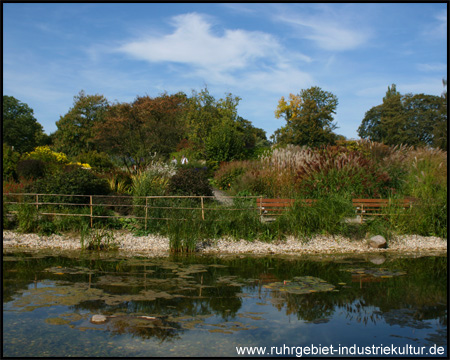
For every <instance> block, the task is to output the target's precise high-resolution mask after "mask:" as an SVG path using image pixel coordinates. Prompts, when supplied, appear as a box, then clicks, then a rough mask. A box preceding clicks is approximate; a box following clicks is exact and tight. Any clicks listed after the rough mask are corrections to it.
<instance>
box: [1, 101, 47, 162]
mask: <svg viewBox="0 0 450 360" xmlns="http://www.w3.org/2000/svg"><path fill="white" fill-rule="evenodd" d="M45 136H46V134H45V133H44V130H43V128H42V125H41V124H39V123H38V122H37V120H36V119H35V118H34V115H33V109H31V108H30V107H29V106H28V105H27V104H25V103H23V102H21V101H19V100H17V99H16V98H14V97H12V96H7V95H3V143H4V144H8V145H9V146H12V147H13V148H14V150H15V151H18V152H19V153H24V152H28V151H32V150H33V149H34V148H35V147H36V146H38V145H40V144H41V142H42V141H43V139H44V138H45Z"/></svg>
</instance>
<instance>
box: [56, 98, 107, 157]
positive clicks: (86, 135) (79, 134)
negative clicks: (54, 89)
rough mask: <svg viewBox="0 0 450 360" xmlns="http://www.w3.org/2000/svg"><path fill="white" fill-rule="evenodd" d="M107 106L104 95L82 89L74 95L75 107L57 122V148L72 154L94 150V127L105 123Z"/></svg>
mask: <svg viewBox="0 0 450 360" xmlns="http://www.w3.org/2000/svg"><path fill="white" fill-rule="evenodd" d="M107 108H108V100H107V99H106V98H105V97H104V96H103V95H99V94H96V95H86V93H85V92H84V91H83V90H81V91H80V92H79V93H78V95H76V96H74V99H73V107H72V108H71V109H70V110H69V112H68V113H67V114H66V115H64V116H61V118H60V119H59V120H58V121H57V122H56V126H57V127H58V129H57V130H56V132H55V133H54V134H53V137H54V145H55V148H56V149H57V150H58V151H62V152H64V153H66V154H68V155H70V156H77V155H79V154H80V153H82V152H89V151H92V150H94V149H95V144H94V141H93V137H94V133H93V129H94V126H96V125H98V124H101V123H103V119H104V116H105V112H106V109H107Z"/></svg>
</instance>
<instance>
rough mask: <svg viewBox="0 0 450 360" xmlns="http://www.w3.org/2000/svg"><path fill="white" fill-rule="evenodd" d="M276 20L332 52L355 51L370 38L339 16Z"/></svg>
mask: <svg viewBox="0 0 450 360" xmlns="http://www.w3.org/2000/svg"><path fill="white" fill-rule="evenodd" d="M336 18H337V20H336ZM275 19H276V20H278V21H281V22H284V23H286V24H288V25H291V26H293V27H294V28H295V29H296V31H297V33H298V36H299V37H301V38H304V39H308V40H311V41H313V42H315V43H316V44H317V46H318V47H320V48H322V49H325V50H330V51H344V50H351V49H355V48H357V47H359V46H361V45H363V44H365V43H366V42H367V40H368V39H369V37H370V35H369V33H368V32H367V31H364V30H363V29H362V28H352V26H350V25H346V24H344V23H343V22H344V21H343V20H342V19H339V16H338V15H333V16H330V15H326V14H324V13H321V14H319V15H305V14H297V13H289V14H283V15H277V16H275Z"/></svg>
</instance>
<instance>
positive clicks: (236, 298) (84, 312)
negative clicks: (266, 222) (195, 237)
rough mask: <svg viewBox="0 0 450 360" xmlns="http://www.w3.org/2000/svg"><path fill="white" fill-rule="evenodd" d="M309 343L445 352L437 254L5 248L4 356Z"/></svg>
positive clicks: (441, 261) (230, 351)
mask: <svg viewBox="0 0 450 360" xmlns="http://www.w3.org/2000/svg"><path fill="white" fill-rule="evenodd" d="M94 315H103V317H100V321H99V322H93V319H94V320H96V319H97V318H99V317H98V316H97V317H94ZM93 317H94V318H93ZM331 346H333V348H330V347H331ZM237 347H238V350H237V349H236V348H237ZM239 347H260V348H258V349H257V350H255V349H256V348H253V350H251V349H250V350H249V349H244V348H239ZM264 347H265V349H264ZM300 347H302V348H300ZM307 347H309V349H310V350H309V351H312V352H310V353H311V354H322V355H323V354H325V355H327V354H330V352H328V353H326V352H325V351H326V350H324V349H326V348H328V351H330V349H331V350H332V351H336V349H339V351H343V352H341V354H342V355H345V354H346V353H345V351H347V352H348V353H347V355H348V354H350V355H352V351H354V352H355V351H365V353H364V356H369V355H371V354H372V352H371V351H377V352H378V356H380V355H386V356H388V357H392V353H393V354H394V355H395V354H397V351H398V354H404V353H405V351H407V354H408V351H409V354H414V351H416V354H417V351H428V355H430V352H429V351H431V354H432V355H433V354H436V356H441V357H446V356H447V257H446V256H445V254H442V256H422V257H412V256H409V257H408V256H400V255H380V254H378V255H369V254H366V255H340V256H300V255H298V256H265V257H255V256H250V255H249V256H243V255H241V256H181V255H178V256H176V255H173V256H170V257H165V258H145V257H138V256H136V257H130V256H121V255H119V254H115V255H114V254H105V253H95V252H92V253H89V252H84V253H82V252H73V253H59V254H57V253H49V252H43V251H37V252H36V251H10V250H8V251H6V250H4V252H3V355H4V356H9V357H11V356H21V357H31V356H41V357H47V356H57V357H63V356H80V357H81V356H89V357H95V356H107V357H114V356H121V357H122V356H127V357H132V356H145V357H156V356H177V357H180V356H238V351H266V352H265V354H270V353H269V351H272V353H271V354H272V355H290V356H297V357H299V355H301V354H302V355H305V356H306V355H308V353H307V352H306V349H307ZM387 347H388V349H387V350H386V348H387ZM383 348H384V349H385V350H382V349H383ZM239 349H240V350H239ZM319 349H320V350H319ZM333 349H334V350H333ZM393 349H394V350H393ZM421 349H422V350H421ZM300 351H302V353H300ZM314 351H315V353H314ZM318 351H323V353H319V352H318ZM381 351H390V353H389V352H388V353H387V354H386V352H384V353H381ZM402 351H403V352H402ZM255 354H257V353H255ZM355 354H358V353H357V352H356V353H355ZM422 354H423V355H424V353H422ZM425 354H427V353H425ZM246 355H247V356H248V355H249V354H248V353H247V354H246ZM333 355H335V356H338V355H339V353H336V352H333Z"/></svg>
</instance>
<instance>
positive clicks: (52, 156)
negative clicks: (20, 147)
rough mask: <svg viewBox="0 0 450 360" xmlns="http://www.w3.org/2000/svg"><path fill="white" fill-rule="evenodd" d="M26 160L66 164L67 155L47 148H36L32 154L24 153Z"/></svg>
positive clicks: (67, 161)
mask: <svg viewBox="0 0 450 360" xmlns="http://www.w3.org/2000/svg"><path fill="white" fill-rule="evenodd" d="M26 157H27V158H28V159H37V160H42V161H44V162H47V163H56V164H68V163H69V160H68V159H67V155H66V154H64V153H62V152H55V151H52V150H51V149H50V147H49V146H47V145H46V146H38V147H36V148H35V149H34V150H33V151H32V152H30V153H26Z"/></svg>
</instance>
